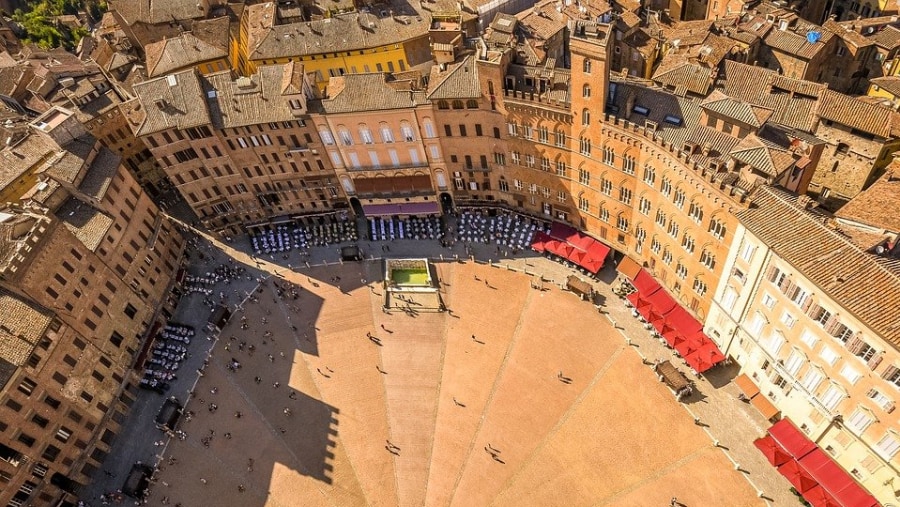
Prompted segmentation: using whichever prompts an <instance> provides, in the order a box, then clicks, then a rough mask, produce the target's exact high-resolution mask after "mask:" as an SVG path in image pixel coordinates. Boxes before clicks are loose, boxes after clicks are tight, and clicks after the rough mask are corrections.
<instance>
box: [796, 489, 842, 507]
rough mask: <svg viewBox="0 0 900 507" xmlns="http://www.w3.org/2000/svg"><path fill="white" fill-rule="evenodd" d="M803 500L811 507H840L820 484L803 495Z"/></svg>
mask: <svg viewBox="0 0 900 507" xmlns="http://www.w3.org/2000/svg"><path fill="white" fill-rule="evenodd" d="M803 499H804V500H806V501H807V502H809V503H810V505H812V506H813V507H841V505H842V504H839V503H838V502H837V501H836V500H835V499H834V498H833V497H832V496H831V495H829V494H828V492H827V491H825V488H823V487H822V485H821V484H820V485H818V486H816V487H814V488H813V489H811V490H809V491H807V492H806V493H803Z"/></svg>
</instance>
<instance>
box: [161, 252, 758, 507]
mask: <svg viewBox="0 0 900 507" xmlns="http://www.w3.org/2000/svg"><path fill="white" fill-rule="evenodd" d="M434 270H435V272H436V275H437V278H438V279H439V280H440V290H441V299H442V301H443V302H444V303H445V304H446V306H447V307H448V308H449V309H450V312H443V313H440V312H408V311H401V310H399V309H397V310H393V311H390V312H385V311H384V309H383V306H382V305H383V304H384V302H385V295H384V287H383V285H382V278H383V275H384V270H383V264H382V263H381V262H377V261H376V262H366V263H348V264H345V265H335V266H329V267H321V268H313V269H309V270H304V271H303V272H302V273H296V272H287V273H284V272H282V273H281V275H282V276H283V278H275V277H273V278H269V279H268V280H266V281H264V282H262V283H261V284H260V286H259V287H258V289H257V290H256V292H254V295H253V298H252V299H250V300H247V301H245V302H244V303H243V305H242V310H239V311H237V312H236V313H235V314H234V316H233V317H232V319H231V321H230V322H229V323H228V324H227V326H226V327H225V328H224V329H223V331H222V332H221V333H220V335H219V338H218V340H219V341H218V342H217V343H216V344H215V346H214V347H213V351H212V355H211V357H210V360H209V364H208V366H207V367H206V368H205V370H204V375H203V376H202V377H201V378H200V379H199V382H198V384H197V386H196V388H195V391H194V396H193V399H191V400H190V402H189V403H188V405H187V410H190V411H191V412H192V416H191V417H190V420H186V421H182V423H181V424H180V430H182V431H184V433H185V436H184V439H183V440H182V439H178V438H173V439H171V440H170V442H169V443H168V445H167V446H166V447H165V448H164V450H163V451H162V460H161V462H160V465H161V467H162V469H161V471H160V472H159V474H158V476H157V482H156V484H154V485H153V487H152V493H151V496H150V498H149V503H150V504H151V505H163V504H168V505H176V504H179V503H180V504H181V505H182V506H183V507H194V506H203V505H222V506H231V505H234V506H289V505H335V506H350V505H385V506H394V505H400V506H420V505H427V506H443V505H458V506H481V505H542V506H543V505H566V506H570V505H571V506H578V505H622V506H643V505H647V506H657V505H658V506H666V505H669V502H670V500H671V499H672V498H673V497H677V499H678V501H679V502H680V503H681V504H682V505H686V506H702V505H730V506H745V505H762V504H763V502H762V500H760V499H759V498H757V496H756V492H755V490H754V488H753V487H751V486H750V484H749V483H748V482H747V481H746V480H745V478H744V477H743V476H742V474H741V473H740V472H737V471H735V470H734V467H733V466H732V464H731V462H730V461H729V460H728V459H727V458H726V457H725V456H724V454H723V453H722V452H721V450H719V449H718V448H716V447H714V446H713V444H712V442H711V441H710V439H709V437H708V436H707V435H706V434H705V433H704V432H703V430H702V428H700V427H699V426H697V425H695V424H694V421H693V419H692V418H691V417H690V416H689V415H688V414H687V412H686V411H685V410H684V409H683V408H682V407H681V406H680V405H679V404H678V403H677V402H676V401H675V399H674V397H673V395H672V393H671V392H670V391H669V390H668V389H667V388H666V387H665V386H664V385H663V384H661V383H660V382H658V381H657V379H656V376H655V375H654V374H653V372H652V371H651V370H650V369H649V368H648V367H647V366H645V365H643V364H642V362H641V359H640V358H639V356H638V354H637V353H636V351H635V350H634V349H633V348H632V347H628V346H626V345H625V342H624V341H623V339H622V337H621V335H619V331H618V330H615V329H613V327H612V325H611V324H610V323H609V321H608V320H607V319H606V318H605V317H604V316H603V315H600V314H599V313H598V312H597V309H596V308H595V307H594V306H592V305H590V304H588V303H585V302H581V301H580V300H579V299H578V297H577V296H575V295H573V294H572V293H568V292H563V291H560V290H559V289H558V288H556V287H554V286H548V287H546V288H545V290H536V289H535V288H533V283H532V282H533V280H532V278H531V277H529V276H526V275H523V274H521V273H516V272H512V271H506V270H498V269H495V268H490V267H488V266H484V265H480V264H477V263H471V262H470V263H456V262H449V263H441V262H437V263H435V264H434ZM276 284H278V285H276ZM293 287H299V288H300V290H299V292H298V297H297V298H296V299H294V298H293V297H292V296H291V295H290V291H291V289H292V288H293ZM279 290H280V291H282V296H281V297H280V296H279V295H278V291H279ZM254 301H256V302H254ZM251 346H252V350H251ZM234 361H237V362H238V363H240V368H238V369H236V370H232V369H230V368H229V366H230V365H232V364H233V362H234ZM213 407H214V408H213ZM173 458H174V459H173Z"/></svg>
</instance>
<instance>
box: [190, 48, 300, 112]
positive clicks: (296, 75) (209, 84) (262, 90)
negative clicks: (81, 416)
mask: <svg viewBox="0 0 900 507" xmlns="http://www.w3.org/2000/svg"><path fill="white" fill-rule="evenodd" d="M201 81H202V82H203V86H204V90H205V93H204V96H205V97H206V99H205V101H204V103H203V105H201V106H199V107H202V108H204V109H206V108H207V107H208V108H209V116H210V121H212V123H213V125H215V126H216V127H217V128H232V127H241V126H244V125H254V124H258V123H269V122H279V121H290V120H295V119H297V117H298V116H299V115H300V114H304V113H305V112H306V111H307V109H306V106H307V104H306V96H305V95H304V84H303V83H304V73H303V65H302V64H300V63H288V64H284V65H264V66H261V67H259V68H258V69H257V73H256V74H254V75H252V76H250V77H241V78H237V79H235V78H234V77H233V76H232V74H231V72H230V71H223V72H219V73H216V74H212V75H209V76H205V77H203V78H202V79H201ZM291 100H297V101H299V103H300V105H301V106H302V107H301V108H300V109H292V108H291V105H290V104H291V103H290V101H291ZM295 111H296V114H295Z"/></svg>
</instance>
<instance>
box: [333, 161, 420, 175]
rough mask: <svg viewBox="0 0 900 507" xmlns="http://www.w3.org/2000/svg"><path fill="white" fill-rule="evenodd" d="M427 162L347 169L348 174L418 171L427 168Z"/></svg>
mask: <svg viewBox="0 0 900 507" xmlns="http://www.w3.org/2000/svg"><path fill="white" fill-rule="evenodd" d="M427 167H428V162H410V163H406V164H396V165H367V166H363V165H361V166H358V167H347V168H346V169H347V171H348V172H354V173H358V172H366V171H385V170H392V169H420V168H427Z"/></svg>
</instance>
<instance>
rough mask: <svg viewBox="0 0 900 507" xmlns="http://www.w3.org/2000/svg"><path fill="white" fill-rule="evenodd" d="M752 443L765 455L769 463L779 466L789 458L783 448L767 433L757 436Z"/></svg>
mask: <svg viewBox="0 0 900 507" xmlns="http://www.w3.org/2000/svg"><path fill="white" fill-rule="evenodd" d="M753 445H754V446H756V448H757V449H759V451H760V452H761V453H763V456H765V457H766V459H767V460H768V461H769V464H771V465H774V466H780V465H783V464H785V463H787V462H788V461H790V460H791V456H790V454H788V453H786V452H784V449H782V448H781V446H779V445H778V444H777V443H776V442H775V440H774V439H773V438H772V437H770V436H768V435H767V436H764V437H762V438H757V439H756V440H754V441H753Z"/></svg>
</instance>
